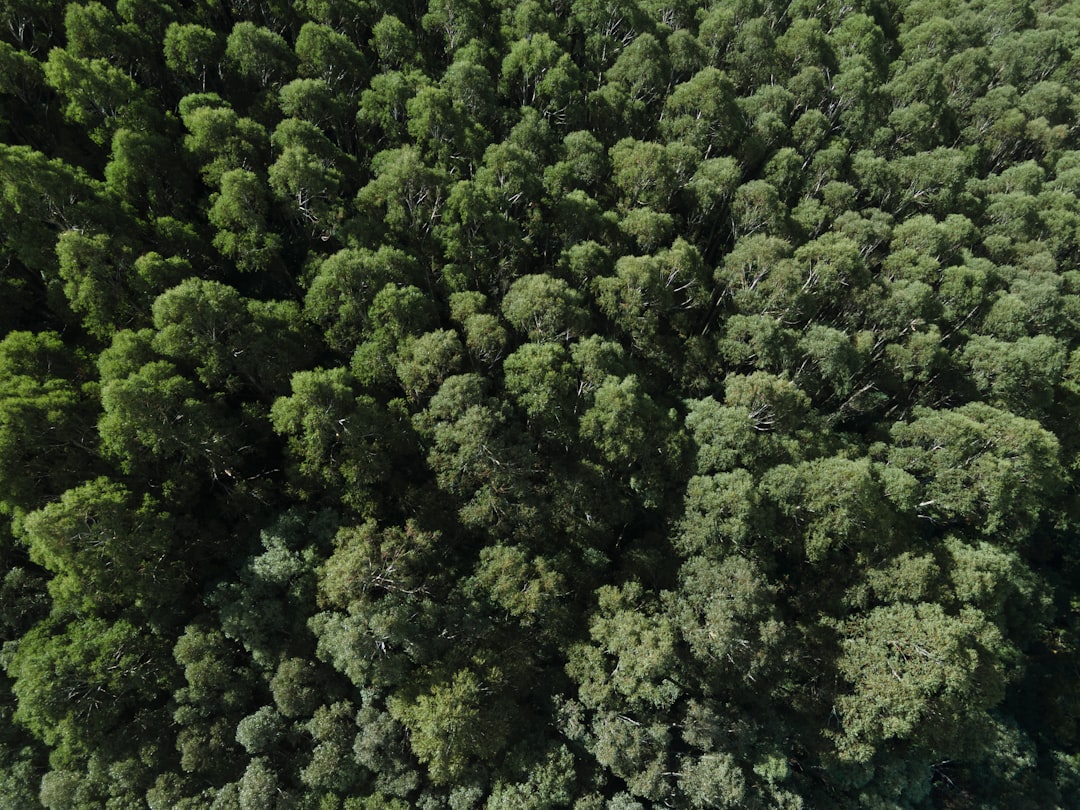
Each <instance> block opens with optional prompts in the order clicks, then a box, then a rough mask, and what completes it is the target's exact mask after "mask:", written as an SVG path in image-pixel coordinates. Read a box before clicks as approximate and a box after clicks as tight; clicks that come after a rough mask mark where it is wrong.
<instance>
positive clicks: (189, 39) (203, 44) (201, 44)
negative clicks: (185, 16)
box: [165, 22, 225, 92]
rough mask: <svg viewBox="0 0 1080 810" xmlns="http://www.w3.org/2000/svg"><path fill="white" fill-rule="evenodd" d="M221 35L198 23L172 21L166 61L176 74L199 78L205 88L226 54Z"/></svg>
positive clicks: (201, 85)
mask: <svg viewBox="0 0 1080 810" xmlns="http://www.w3.org/2000/svg"><path fill="white" fill-rule="evenodd" d="M224 50H225V49H224V43H223V42H222V38H221V35H220V34H218V33H217V32H216V31H214V30H213V29H211V28H207V27H206V26H203V25H198V24H195V23H187V24H184V23H178V22H172V23H169V27H168V29H166V31H165V64H166V65H167V66H168V67H169V69H170V70H172V71H173V72H174V73H179V74H180V75H182V76H185V77H186V78H189V79H193V80H197V81H198V83H199V90H201V91H203V92H205V91H206V78H207V75H208V73H209V71H210V69H211V68H212V67H215V66H216V65H217V64H219V63H220V61H221V57H222V56H223V55H224Z"/></svg>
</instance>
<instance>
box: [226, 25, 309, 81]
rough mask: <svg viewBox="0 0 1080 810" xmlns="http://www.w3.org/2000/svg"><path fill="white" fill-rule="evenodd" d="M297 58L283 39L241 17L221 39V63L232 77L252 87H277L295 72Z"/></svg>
mask: <svg viewBox="0 0 1080 810" xmlns="http://www.w3.org/2000/svg"><path fill="white" fill-rule="evenodd" d="M296 63H297V57H296V55H295V54H294V53H293V50H292V49H291V48H290V47H289V45H288V43H287V42H286V41H285V39H284V38H283V37H282V36H281V35H280V34H277V33H275V32H273V31H270V30H269V29H267V28H263V27H260V26H258V25H256V24H255V23H253V22H251V21H248V20H244V21H241V22H238V23H236V25H234V26H233V29H232V31H230V32H229V36H228V39H227V40H226V41H225V66H226V69H227V70H228V71H229V73H231V74H232V75H233V76H235V77H237V78H239V79H241V80H242V81H245V82H247V83H248V84H249V85H251V86H252V87H254V88H256V89H260V90H261V89H266V88H269V87H280V86H281V85H282V84H284V83H285V81H286V80H287V79H288V78H290V77H292V76H294V75H295V71H296Z"/></svg>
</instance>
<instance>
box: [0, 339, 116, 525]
mask: <svg viewBox="0 0 1080 810" xmlns="http://www.w3.org/2000/svg"><path fill="white" fill-rule="evenodd" d="M79 371H80V370H79V364H78V362H77V360H76V359H75V358H74V357H72V356H71V354H70V352H69V351H68V350H67V349H66V348H65V346H64V344H63V341H62V340H61V338H60V336H59V335H58V334H56V333H55V332H42V333H38V334H35V333H32V332H9V333H8V334H7V335H6V336H5V337H4V339H3V341H0V512H4V513H6V514H11V513H12V512H16V511H18V510H24V509H34V508H37V507H38V506H41V505H43V504H44V503H45V502H46V501H48V500H50V499H51V498H54V497H57V496H59V495H60V494H61V493H62V492H63V491H64V489H66V488H67V486H70V485H72V484H74V483H75V481H77V480H79V477H80V476H79V472H78V471H79V469H80V468H81V467H82V465H83V463H85V462H79V461H77V459H78V458H79V457H80V456H82V455H83V454H84V453H88V452H93V446H94V444H95V441H94V437H93V434H92V424H93V421H94V409H93V406H92V405H91V404H90V401H89V400H88V399H87V397H86V393H87V392H85V390H81V387H80V386H79V385H78V384H77V379H78V377H79Z"/></svg>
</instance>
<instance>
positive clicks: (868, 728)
mask: <svg viewBox="0 0 1080 810" xmlns="http://www.w3.org/2000/svg"><path fill="white" fill-rule="evenodd" d="M845 629H846V632H845V637H844V639H843V641H842V652H841V655H840V658H839V659H838V662H837V663H838V668H839V671H840V673H841V675H842V676H843V677H844V678H845V680H847V681H848V682H849V683H850V684H851V691H850V692H847V693H844V694H841V695H839V696H838V697H837V699H836V710H837V714H838V716H839V717H840V720H841V723H842V725H841V731H840V732H839V733H838V734H837V745H838V749H839V751H838V753H839V755H840V756H841V757H842V758H844V759H850V760H854V761H863V762H865V761H867V760H868V759H869V758H870V757H871V756H872V755H873V754H874V753H875V752H876V750H878V749H879V747H880V746H883V745H885V744H887V742H888V741H889V740H893V739H900V740H905V739H907V740H911V741H912V742H913V743H914V744H915V746H916V747H917V748H921V749H924V750H925V751H926V754H924V755H923V756H931V757H940V756H950V755H951V753H952V751H954V750H956V749H957V747H958V746H968V745H978V744H979V739H980V735H981V734H983V733H984V732H985V729H986V726H987V723H988V720H989V717H988V715H987V712H988V711H989V710H991V709H993V708H994V707H995V706H996V705H997V704H998V703H999V702H1000V701H1001V699H1002V698H1003V697H1004V694H1005V684H1006V682H1007V680H1008V677H1009V667H1008V660H1009V659H1010V658H1011V651H1010V650H1009V648H1008V644H1007V642H1005V641H1004V640H1003V639H1002V638H1001V636H1000V634H999V633H998V632H997V630H996V628H994V627H993V625H991V624H990V623H989V622H987V621H986V619H985V617H984V616H982V614H980V613H979V612H978V611H977V610H974V609H971V608H967V609H963V610H961V611H960V613H959V615H955V616H953V615H949V614H947V613H945V611H944V610H942V608H941V607H940V606H939V605H936V604H925V603H924V604H917V605H908V604H902V605H890V606H887V607H879V608H875V609H874V610H872V611H871V612H870V613H868V614H866V615H865V616H860V617H858V618H856V619H854V620H853V621H851V622H850V623H849V627H848V628H845Z"/></svg>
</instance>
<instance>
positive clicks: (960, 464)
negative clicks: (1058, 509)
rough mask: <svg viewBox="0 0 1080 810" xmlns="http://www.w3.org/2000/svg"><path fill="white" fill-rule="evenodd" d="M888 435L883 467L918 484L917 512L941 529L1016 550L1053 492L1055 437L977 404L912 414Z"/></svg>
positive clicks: (1057, 469)
mask: <svg viewBox="0 0 1080 810" xmlns="http://www.w3.org/2000/svg"><path fill="white" fill-rule="evenodd" d="M891 432H892V437H893V442H894V447H893V449H892V451H891V453H890V458H891V461H892V462H893V463H894V464H897V465H899V466H900V467H901V468H902V469H904V470H906V471H907V472H909V473H911V474H912V475H914V476H915V477H916V478H917V479H919V480H920V481H921V482H922V487H923V490H922V498H921V501H920V503H921V506H920V507H919V509H920V510H921V513H922V514H924V515H926V516H928V517H929V518H931V519H932V520H935V521H940V522H941V523H942V524H943V525H945V526H949V525H958V526H964V527H967V528H968V529H969V530H971V531H973V532H975V533H976V534H980V535H983V536H986V537H992V538H996V539H997V540H998V541H1000V542H1004V543H1008V544H1022V543H1023V542H1024V541H1025V540H1026V539H1027V538H1028V537H1029V536H1030V535H1031V533H1032V531H1034V529H1035V527H1036V526H1037V525H1038V523H1039V520H1040V518H1042V517H1043V516H1044V511H1045V510H1046V509H1047V507H1048V506H1049V503H1047V502H1046V499H1045V496H1046V494H1048V493H1055V492H1058V491H1059V488H1060V486H1061V481H1062V478H1061V476H1062V469H1061V466H1060V461H1059V459H1058V440H1057V438H1056V437H1055V436H1054V435H1053V434H1051V433H1049V432H1048V431H1046V430H1044V429H1043V428H1042V427H1040V426H1039V424H1038V423H1037V422H1034V421H1032V420H1030V419H1024V418H1022V417H1019V416H1015V415H1013V414H1010V413H1008V412H1006V411H1001V410H998V409H996V408H993V407H991V406H990V405H986V404H984V403H981V402H972V403H970V404H968V405H964V406H962V407H960V408H957V409H954V410H931V409H917V410H916V411H915V412H914V413H913V418H912V419H911V421H910V422H898V423H897V424H896V425H894V426H893V428H892V431H891Z"/></svg>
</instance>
